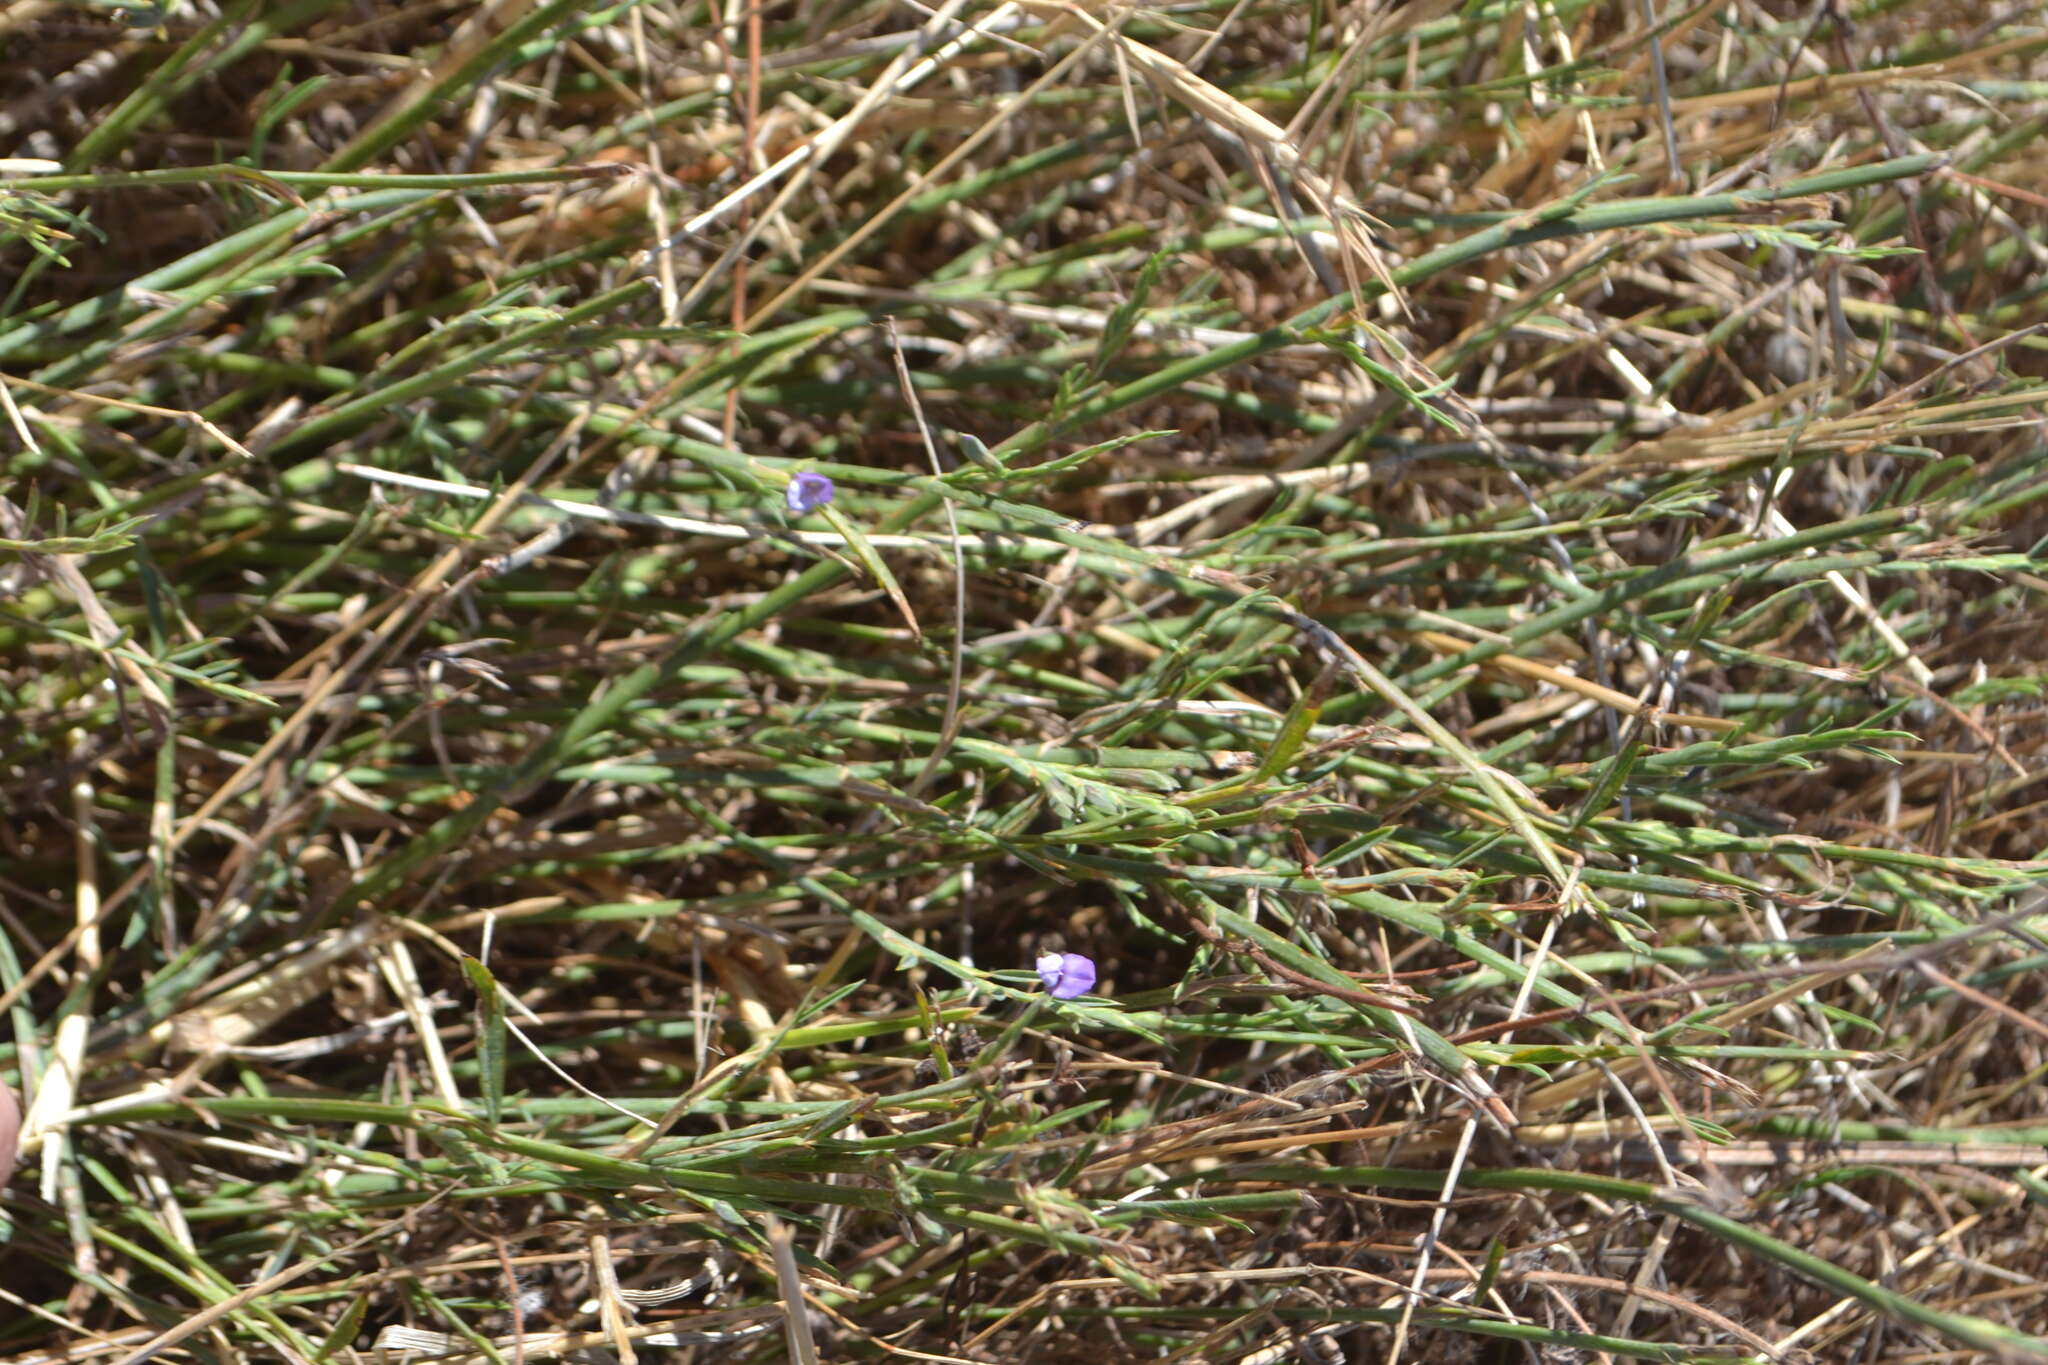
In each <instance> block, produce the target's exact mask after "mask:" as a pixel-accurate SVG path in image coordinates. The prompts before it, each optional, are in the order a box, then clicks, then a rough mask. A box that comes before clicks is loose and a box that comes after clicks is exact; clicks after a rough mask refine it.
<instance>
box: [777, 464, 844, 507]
mask: <svg viewBox="0 0 2048 1365" xmlns="http://www.w3.org/2000/svg"><path fill="white" fill-rule="evenodd" d="M836 491H837V490H836V489H834V488H833V487H832V480H831V479H830V478H828V477H826V476H825V475H823V474H820V473H818V472H817V471H816V470H813V469H806V470H805V471H804V472H803V473H801V474H799V475H797V476H796V477H795V478H793V479H791V480H790V481H789V492H788V494H787V495H786V498H787V501H788V503H789V510H790V511H792V512H794V513H796V514H797V515H798V516H804V515H805V514H807V513H810V512H815V511H817V510H818V509H819V508H820V507H823V506H824V505H825V504H826V503H828V502H830V501H832V494H833V493H834V492H836Z"/></svg>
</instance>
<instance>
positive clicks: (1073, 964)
mask: <svg viewBox="0 0 2048 1365" xmlns="http://www.w3.org/2000/svg"><path fill="white" fill-rule="evenodd" d="M1038 979H1039V980H1040V981H1043V982H1044V983H1045V989H1046V993H1047V994H1049V995H1051V996H1052V998H1053V999H1055V1000H1072V999H1073V998H1074V997H1075V996H1077V995H1086V994H1087V993H1088V992H1090V991H1092V990H1094V989H1095V963H1094V962H1093V961H1091V960H1090V959H1088V958H1085V957H1083V956H1081V955H1080V954H1079V953H1046V954H1044V955H1043V956H1042V957H1040V958H1039V959H1038Z"/></svg>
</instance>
